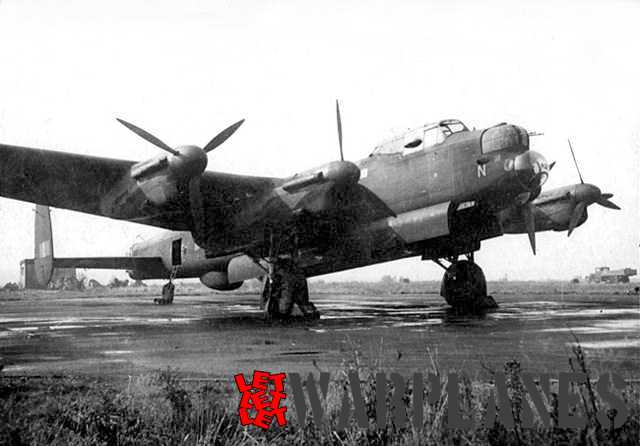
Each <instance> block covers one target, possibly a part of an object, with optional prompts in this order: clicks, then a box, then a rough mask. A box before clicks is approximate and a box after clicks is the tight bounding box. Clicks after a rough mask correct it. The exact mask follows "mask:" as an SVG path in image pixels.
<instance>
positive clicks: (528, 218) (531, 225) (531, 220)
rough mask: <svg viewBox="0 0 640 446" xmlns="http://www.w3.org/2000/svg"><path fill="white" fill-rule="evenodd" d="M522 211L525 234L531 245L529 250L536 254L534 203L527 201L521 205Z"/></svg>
mask: <svg viewBox="0 0 640 446" xmlns="http://www.w3.org/2000/svg"><path fill="white" fill-rule="evenodd" d="M523 212H524V224H525V227H526V229H527V235H528V236H529V244H530V245H531V251H533V255H534V256H535V255H536V217H535V215H534V205H533V204H531V203H527V204H526V205H524V207H523Z"/></svg>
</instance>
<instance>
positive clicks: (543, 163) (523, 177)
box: [513, 150, 549, 191]
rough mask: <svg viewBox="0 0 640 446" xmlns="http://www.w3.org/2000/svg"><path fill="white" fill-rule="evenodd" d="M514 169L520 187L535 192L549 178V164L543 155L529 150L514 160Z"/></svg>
mask: <svg viewBox="0 0 640 446" xmlns="http://www.w3.org/2000/svg"><path fill="white" fill-rule="evenodd" d="M513 169H514V171H515V173H516V176H517V177H518V181H519V182H520V185H521V186H522V187H523V188H525V189H526V190H529V191H533V190H535V189H538V188H539V187H541V186H542V185H543V184H544V183H545V182H546V181H547V179H548V178H549V164H548V163H547V160H546V158H545V157H544V156H542V154H540V153H538V152H535V151H533V150H528V151H526V152H524V153H523V154H521V155H518V156H517V157H516V158H515V159H514V163H513Z"/></svg>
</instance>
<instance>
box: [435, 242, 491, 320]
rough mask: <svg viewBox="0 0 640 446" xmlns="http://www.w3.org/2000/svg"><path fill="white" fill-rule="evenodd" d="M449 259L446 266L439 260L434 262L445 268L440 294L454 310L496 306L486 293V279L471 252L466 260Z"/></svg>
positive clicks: (474, 309) (485, 308)
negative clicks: (448, 263)
mask: <svg viewBox="0 0 640 446" xmlns="http://www.w3.org/2000/svg"><path fill="white" fill-rule="evenodd" d="M449 261H450V262H451V264H450V265H449V266H448V267H446V266H445V265H444V264H442V262H440V261H439V260H436V261H435V262H436V263H437V264H438V265H440V266H441V267H442V268H444V269H445V273H444V276H443V277H442V285H441V287H440V295H441V296H442V297H444V299H445V300H446V301H447V303H448V304H449V305H451V306H452V307H453V308H454V310H456V311H460V312H465V313H468V312H472V313H476V312H482V311H485V310H488V309H492V308H497V307H498V304H497V303H496V301H495V300H494V299H493V297H491V296H489V295H488V294H487V281H486V279H485V277H484V273H483V272H482V269H481V268H480V267H479V266H478V265H477V264H476V263H475V262H474V261H473V254H469V255H468V256H467V260H458V259H457V258H455V259H449Z"/></svg>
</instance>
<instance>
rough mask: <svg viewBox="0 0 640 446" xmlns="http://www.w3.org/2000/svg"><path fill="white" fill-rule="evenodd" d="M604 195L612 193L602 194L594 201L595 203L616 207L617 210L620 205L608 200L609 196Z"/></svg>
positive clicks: (610, 207)
mask: <svg viewBox="0 0 640 446" xmlns="http://www.w3.org/2000/svg"><path fill="white" fill-rule="evenodd" d="M605 195H609V196H613V195H612V194H602V197H601V198H600V199H599V200H598V201H596V203H598V204H599V205H600V206H604V207H606V208H609V209H616V210H618V211H619V210H620V206H618V205H617V204H615V203H614V202H613V201H611V200H609V199H608V198H609V197H605Z"/></svg>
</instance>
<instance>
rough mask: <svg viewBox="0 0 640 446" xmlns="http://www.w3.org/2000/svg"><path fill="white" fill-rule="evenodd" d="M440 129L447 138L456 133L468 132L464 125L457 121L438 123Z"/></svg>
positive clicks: (449, 120) (448, 120) (450, 120)
mask: <svg viewBox="0 0 640 446" xmlns="http://www.w3.org/2000/svg"><path fill="white" fill-rule="evenodd" d="M440 127H441V128H442V130H443V131H444V133H445V134H446V135H447V136H449V135H452V134H454V133H458V132H466V131H468V130H469V129H468V128H467V126H466V125H464V124H463V123H462V122H460V121H458V120H457V119H447V120H445V121H440Z"/></svg>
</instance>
